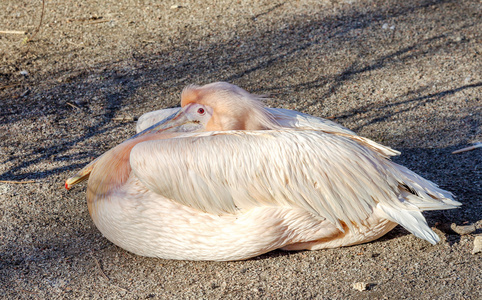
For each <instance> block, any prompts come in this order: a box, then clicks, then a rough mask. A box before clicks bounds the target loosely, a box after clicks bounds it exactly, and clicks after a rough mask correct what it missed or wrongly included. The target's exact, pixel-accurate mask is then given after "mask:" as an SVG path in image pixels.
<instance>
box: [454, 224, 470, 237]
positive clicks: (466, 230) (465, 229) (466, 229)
mask: <svg viewBox="0 0 482 300" xmlns="http://www.w3.org/2000/svg"><path fill="white" fill-rule="evenodd" d="M450 229H452V230H453V231H454V232H455V233H457V234H460V235H465V234H471V233H472V232H474V231H475V229H476V228H475V224H470V225H466V226H459V225H457V224H455V223H452V225H450Z"/></svg>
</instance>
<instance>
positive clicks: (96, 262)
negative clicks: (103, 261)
mask: <svg viewBox="0 0 482 300" xmlns="http://www.w3.org/2000/svg"><path fill="white" fill-rule="evenodd" d="M91 256H92V258H93V259H94V261H95V264H96V265H97V267H98V268H99V271H100V274H101V275H102V277H104V279H105V280H107V281H110V278H109V277H107V275H105V273H104V270H102V267H101V266H100V263H99V261H98V260H97V258H95V256H94V254H91Z"/></svg>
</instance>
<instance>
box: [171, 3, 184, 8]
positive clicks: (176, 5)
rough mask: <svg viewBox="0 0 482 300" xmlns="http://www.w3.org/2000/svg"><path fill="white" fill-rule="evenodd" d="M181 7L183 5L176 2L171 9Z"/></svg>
mask: <svg viewBox="0 0 482 300" xmlns="http://www.w3.org/2000/svg"><path fill="white" fill-rule="evenodd" d="M179 8H182V5H178V4H175V5H172V6H171V9H179Z"/></svg>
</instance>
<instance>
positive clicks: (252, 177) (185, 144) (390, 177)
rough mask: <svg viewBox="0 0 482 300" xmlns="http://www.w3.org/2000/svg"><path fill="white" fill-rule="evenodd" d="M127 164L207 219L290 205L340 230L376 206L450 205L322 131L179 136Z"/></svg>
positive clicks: (443, 195) (152, 145) (374, 155)
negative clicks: (218, 215) (209, 214)
mask: <svg viewBox="0 0 482 300" xmlns="http://www.w3.org/2000/svg"><path fill="white" fill-rule="evenodd" d="M388 149H389V148H388ZM130 163H131V167H132V171H133V172H134V174H135V176H137V177H138V178H139V180H140V181H141V182H142V183H143V184H144V185H145V186H146V187H147V188H148V189H150V190H151V191H153V192H154V193H157V194H159V195H162V196H164V197H166V198H168V199H171V200H173V201H177V202H179V203H181V204H183V205H186V206H190V207H192V208H195V209H198V210H201V211H204V212H208V213H211V214H235V213H238V212H240V211H246V210H249V209H251V208H254V207H259V206H284V207H293V208H301V209H305V210H308V211H310V212H312V213H313V214H314V215H315V216H319V217H320V218H324V219H328V220H329V221H331V222H332V223H333V224H335V225H336V226H337V227H338V228H339V229H340V230H343V226H342V224H341V222H343V223H345V224H346V225H347V226H348V227H352V226H358V224H363V222H364V220H366V219H367V218H368V216H369V215H370V214H371V213H372V212H373V210H374V209H375V207H376V206H377V205H378V204H380V205H382V206H384V207H388V208H389V209H387V211H389V210H390V209H392V210H393V209H402V210H414V211H420V210H423V208H422V207H421V206H424V205H425V206H427V207H432V209H448V208H453V207H455V206H456V205H457V204H458V202H455V201H453V200H452V197H451V195H450V193H448V192H446V191H443V190H441V189H439V188H438V187H437V186H436V185H435V184H433V183H432V182H430V181H428V180H425V179H423V178H421V177H419V176H418V175H416V174H415V173H413V172H411V171H410V170H408V169H406V168H404V167H401V166H399V165H397V164H395V163H393V162H391V161H390V160H389V159H387V158H386V156H385V155H384V154H383V153H380V152H379V151H377V149H375V148H373V147H367V146H366V145H365V144H364V143H362V142H360V141H357V140H354V139H352V138H350V137H347V136H344V135H336V134H329V133H326V132H323V131H310V130H303V131H297V130H282V131H225V132H206V133H195V134H194V133H193V134H186V135H184V137H183V138H174V139H165V140H154V141H148V142H142V143H140V144H138V145H136V146H135V147H134V148H133V149H132V152H131V155H130ZM406 193H408V194H409V197H406V195H405V194H406ZM422 204H423V205H422ZM390 211H391V210H390ZM387 215H389V214H388V213H387ZM402 225H403V224H402Z"/></svg>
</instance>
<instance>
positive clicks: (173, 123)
mask: <svg viewBox="0 0 482 300" xmlns="http://www.w3.org/2000/svg"><path fill="white" fill-rule="evenodd" d="M199 130H202V125H201V124H200V123H199V122H198V121H192V120H190V119H189V118H188V117H187V115H186V114H185V113H184V112H183V110H182V109H181V110H180V111H179V112H177V113H175V114H172V115H171V116H169V117H167V118H165V119H164V120H161V121H160V122H158V123H156V124H154V125H152V126H151V127H149V128H147V129H145V130H144V131H141V132H139V133H138V134H136V135H134V136H133V137H131V138H129V139H127V140H126V141H129V140H132V139H135V138H138V137H140V136H144V135H147V134H150V133H161V132H194V131H199ZM102 156H103V155H101V156H99V157H97V158H96V159H94V160H93V161H91V162H90V163H89V164H88V165H87V166H85V167H84V168H82V170H80V171H79V172H77V173H76V174H75V175H74V176H72V177H70V178H69V179H67V180H66V181H65V188H66V189H67V190H70V189H71V188H72V186H74V185H76V184H78V183H81V182H82V181H84V180H87V179H88V178H89V175H90V172H92V170H93V169H94V166H95V165H96V163H97V161H98V160H99V158H101V157H102Z"/></svg>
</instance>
